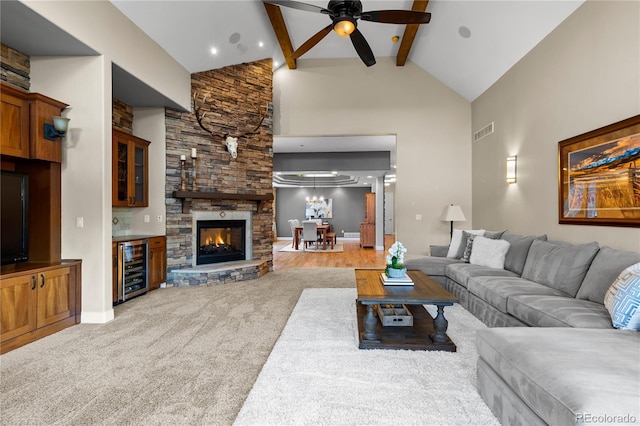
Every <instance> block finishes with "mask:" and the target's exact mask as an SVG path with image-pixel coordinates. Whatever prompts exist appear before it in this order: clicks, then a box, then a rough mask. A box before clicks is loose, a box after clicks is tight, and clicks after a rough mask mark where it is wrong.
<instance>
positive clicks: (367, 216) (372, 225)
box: [360, 192, 376, 247]
mask: <svg viewBox="0 0 640 426" xmlns="http://www.w3.org/2000/svg"><path fill="white" fill-rule="evenodd" d="M375 245H376V194H374V193H373V192H368V193H366V194H364V222H361V223H360V247H375Z"/></svg>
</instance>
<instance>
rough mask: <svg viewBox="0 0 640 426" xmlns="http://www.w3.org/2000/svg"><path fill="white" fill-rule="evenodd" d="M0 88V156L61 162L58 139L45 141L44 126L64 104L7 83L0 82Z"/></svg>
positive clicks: (50, 122) (50, 121)
mask: <svg viewBox="0 0 640 426" xmlns="http://www.w3.org/2000/svg"><path fill="white" fill-rule="evenodd" d="M0 88H1V90H2V93H1V94H0V98H1V102H0V107H1V109H0V122H1V123H2V126H1V130H0V134H1V139H0V153H1V154H2V155H7V156H11V157H18V158H31V159H36V160H45V161H51V162H54V163H61V162H62V148H61V146H62V143H61V138H56V139H55V140H49V139H46V138H45V137H44V125H45V123H48V124H53V120H52V117H54V116H57V115H60V114H61V112H62V110H63V109H65V108H66V107H67V106H68V105H67V104H65V103H63V102H60V101H57V100H55V99H52V98H49V97H47V96H44V95H41V94H39V93H28V92H25V91H22V90H19V89H17V88H14V87H12V86H10V85H8V84H4V83H3V84H2V85H1V86H0Z"/></svg>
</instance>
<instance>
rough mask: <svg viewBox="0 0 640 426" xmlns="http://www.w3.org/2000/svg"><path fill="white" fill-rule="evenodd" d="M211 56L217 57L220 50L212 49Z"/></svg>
mask: <svg viewBox="0 0 640 426" xmlns="http://www.w3.org/2000/svg"><path fill="white" fill-rule="evenodd" d="M211 54H212V55H217V54H218V49H216V48H215V47H212V48H211Z"/></svg>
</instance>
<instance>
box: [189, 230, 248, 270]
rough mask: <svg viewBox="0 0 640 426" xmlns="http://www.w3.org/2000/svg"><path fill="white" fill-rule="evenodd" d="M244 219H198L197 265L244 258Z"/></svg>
mask: <svg viewBox="0 0 640 426" xmlns="http://www.w3.org/2000/svg"><path fill="white" fill-rule="evenodd" d="M245 233H246V222H245V221H244V220H200V221H198V229H197V236H198V242H197V243H198V253H197V258H196V264H197V265H203V264H208V263H218V262H230V261H234V260H245V259H246V257H245V236H246V234H245Z"/></svg>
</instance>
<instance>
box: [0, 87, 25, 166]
mask: <svg viewBox="0 0 640 426" xmlns="http://www.w3.org/2000/svg"><path fill="white" fill-rule="evenodd" d="M0 88H1V89H2V92H1V93H0V107H1V109H0V123H2V126H0V135H1V138H0V152H1V153H2V155H10V156H13V157H20V158H29V105H28V104H27V99H26V93H24V92H21V91H19V90H18V89H14V88H13V87H11V86H8V85H5V84H2V86H0Z"/></svg>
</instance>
